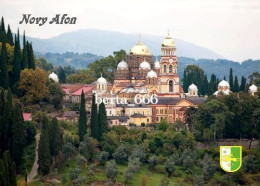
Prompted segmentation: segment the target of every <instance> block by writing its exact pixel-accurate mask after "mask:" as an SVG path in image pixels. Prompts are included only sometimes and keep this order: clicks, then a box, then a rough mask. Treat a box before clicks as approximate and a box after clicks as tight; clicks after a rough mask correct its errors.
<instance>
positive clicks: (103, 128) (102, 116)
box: [98, 102, 108, 140]
mask: <svg viewBox="0 0 260 186" xmlns="http://www.w3.org/2000/svg"><path fill="white" fill-rule="evenodd" d="M98 124H99V140H100V139H102V137H103V134H104V133H106V132H107V130H108V125H107V114H106V107H105V104H104V103H103V102H102V103H101V104H100V105H99V109H98Z"/></svg>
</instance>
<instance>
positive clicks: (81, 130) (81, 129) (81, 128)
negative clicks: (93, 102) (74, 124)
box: [79, 90, 87, 141]
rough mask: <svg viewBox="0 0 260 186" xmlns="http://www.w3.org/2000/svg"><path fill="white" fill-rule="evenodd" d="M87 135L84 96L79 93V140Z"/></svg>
mask: <svg viewBox="0 0 260 186" xmlns="http://www.w3.org/2000/svg"><path fill="white" fill-rule="evenodd" d="M86 134H87V112H86V104H85V95H84V93H83V90H82V92H81V102H80V112H79V140H80V141H83V140H84V136H85V135H86Z"/></svg>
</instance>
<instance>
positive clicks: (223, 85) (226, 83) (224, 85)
mask: <svg viewBox="0 0 260 186" xmlns="http://www.w3.org/2000/svg"><path fill="white" fill-rule="evenodd" d="M218 86H219V87H230V86H229V83H228V82H227V81H225V80H222V81H220V82H219V84H218Z"/></svg>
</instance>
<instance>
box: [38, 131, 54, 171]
mask: <svg viewBox="0 0 260 186" xmlns="http://www.w3.org/2000/svg"><path fill="white" fill-rule="evenodd" d="M48 138H49V136H48V135H47V131H45V130H44V129H43V130H42V133H41V136H40V142H39V147H38V157H39V159H38V164H39V167H38V174H39V175H41V176H46V175H47V174H48V173H49V171H50V166H51V155H50V144H49V140H48Z"/></svg>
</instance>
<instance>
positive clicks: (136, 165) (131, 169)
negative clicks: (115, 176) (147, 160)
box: [125, 158, 141, 182]
mask: <svg viewBox="0 0 260 186" xmlns="http://www.w3.org/2000/svg"><path fill="white" fill-rule="evenodd" d="M140 168H141V163H140V160H139V158H133V159H129V161H128V167H127V169H126V172H125V182H128V181H130V180H132V179H133V177H134V175H135V174H136V173H137V172H138V171H139V170H140Z"/></svg>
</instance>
